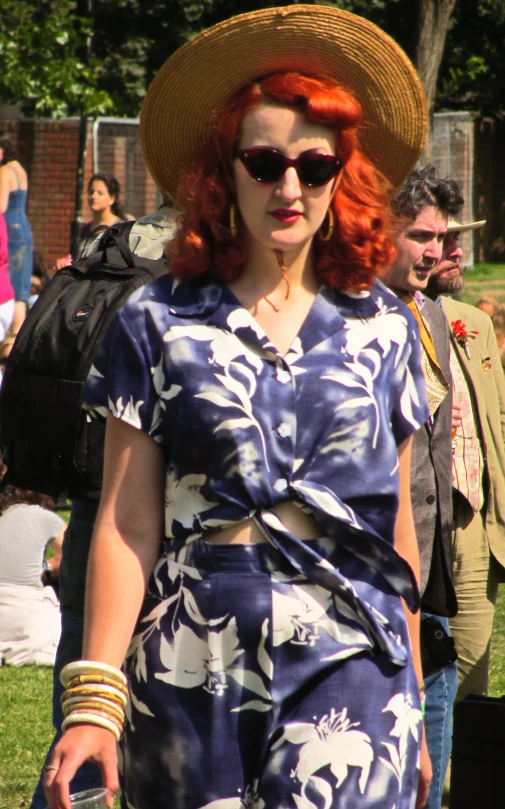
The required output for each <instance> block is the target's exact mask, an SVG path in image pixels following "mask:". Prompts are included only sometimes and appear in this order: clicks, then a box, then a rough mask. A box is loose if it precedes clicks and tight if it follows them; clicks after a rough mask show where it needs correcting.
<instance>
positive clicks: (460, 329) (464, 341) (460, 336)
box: [451, 320, 479, 359]
mask: <svg viewBox="0 0 505 809" xmlns="http://www.w3.org/2000/svg"><path fill="white" fill-rule="evenodd" d="M451 329H452V333H453V336H454V339H455V340H456V342H457V343H459V344H460V346H462V347H463V351H464V352H465V354H466V356H467V358H468V359H470V349H469V348H468V338H469V337H475V335H476V334H478V333H479V332H478V331H468V329H467V328H466V326H465V324H464V323H463V321H462V320H453V321H452V323H451Z"/></svg>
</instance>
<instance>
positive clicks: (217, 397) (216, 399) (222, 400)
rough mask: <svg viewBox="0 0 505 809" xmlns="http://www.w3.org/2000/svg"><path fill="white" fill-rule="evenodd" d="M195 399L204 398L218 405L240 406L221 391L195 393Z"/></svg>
mask: <svg viewBox="0 0 505 809" xmlns="http://www.w3.org/2000/svg"><path fill="white" fill-rule="evenodd" d="M195 399H205V400H206V401H207V402H211V403H212V404H215V405H217V406H218V407H240V405H238V404H237V403H236V402H233V401H232V400H231V399H227V398H226V397H225V396H223V395H222V394H221V393H197V394H196V395H195Z"/></svg>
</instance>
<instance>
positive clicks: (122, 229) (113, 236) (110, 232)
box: [96, 219, 136, 268]
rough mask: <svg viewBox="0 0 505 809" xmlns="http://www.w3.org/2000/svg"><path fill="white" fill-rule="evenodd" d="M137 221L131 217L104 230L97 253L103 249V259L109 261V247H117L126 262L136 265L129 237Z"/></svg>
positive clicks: (131, 265) (129, 264) (128, 264)
mask: <svg viewBox="0 0 505 809" xmlns="http://www.w3.org/2000/svg"><path fill="white" fill-rule="evenodd" d="M135 221H136V220H135V219H130V220H129V221H128V222H116V224H115V225H111V226H110V227H109V228H107V230H106V231H104V233H103V236H102V237H101V239H100V241H99V242H98V246H97V249H96V252H97V253H98V252H99V251H100V250H101V251H102V261H104V262H107V248H109V247H117V249H118V250H119V252H120V254H121V258H122V259H123V261H124V262H125V264H126V265H127V266H128V267H131V268H133V267H135V260H134V258H133V255H132V251H131V250H130V245H129V244H128V237H129V235H130V232H131V229H132V227H133V226H134V224H135Z"/></svg>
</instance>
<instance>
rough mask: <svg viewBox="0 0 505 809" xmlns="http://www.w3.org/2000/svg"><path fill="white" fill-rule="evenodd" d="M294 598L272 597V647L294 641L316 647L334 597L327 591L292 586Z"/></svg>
mask: <svg viewBox="0 0 505 809" xmlns="http://www.w3.org/2000/svg"><path fill="white" fill-rule="evenodd" d="M291 591H292V595H285V594H281V593H278V592H276V591H275V590H274V591H273V593H272V616H273V627H272V636H273V645H274V646H280V645H281V644H282V643H286V642H287V641H291V642H292V643H296V644H300V645H304V646H305V645H310V646H313V645H314V644H315V642H316V641H317V639H318V637H319V628H320V627H322V628H325V626H324V624H325V623H332V622H331V621H329V620H327V621H326V622H323V619H324V618H326V612H327V610H328V608H329V607H330V605H331V602H332V596H331V594H330V593H329V592H328V591H327V590H323V589H322V588H316V587H314V586H313V585H306V587H299V586H297V585H293V587H292V588H291Z"/></svg>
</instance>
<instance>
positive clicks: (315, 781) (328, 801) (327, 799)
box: [310, 775, 333, 809]
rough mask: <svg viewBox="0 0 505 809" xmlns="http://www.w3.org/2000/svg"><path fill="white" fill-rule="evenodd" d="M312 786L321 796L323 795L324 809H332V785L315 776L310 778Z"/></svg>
mask: <svg viewBox="0 0 505 809" xmlns="http://www.w3.org/2000/svg"><path fill="white" fill-rule="evenodd" d="M310 783H311V785H312V786H313V787H314V788H315V789H317V791H318V792H319V794H320V795H322V797H323V799H324V807H323V809H330V806H331V805H332V803H333V789H332V787H331V784H329V783H328V781H325V780H324V778H319V776H317V775H313V776H311V778H310Z"/></svg>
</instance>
